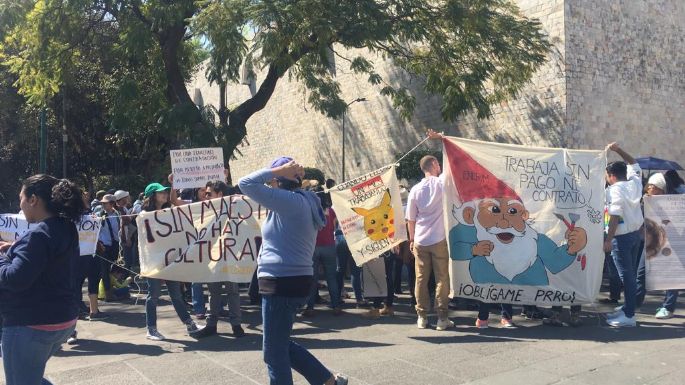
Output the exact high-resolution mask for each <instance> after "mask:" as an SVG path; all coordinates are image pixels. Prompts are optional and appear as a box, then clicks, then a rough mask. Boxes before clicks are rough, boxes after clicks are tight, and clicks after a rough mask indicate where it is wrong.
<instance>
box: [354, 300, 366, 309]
mask: <svg viewBox="0 0 685 385" xmlns="http://www.w3.org/2000/svg"><path fill="white" fill-rule="evenodd" d="M368 307H369V301H367V300H365V299H361V300H357V309H365V308H368Z"/></svg>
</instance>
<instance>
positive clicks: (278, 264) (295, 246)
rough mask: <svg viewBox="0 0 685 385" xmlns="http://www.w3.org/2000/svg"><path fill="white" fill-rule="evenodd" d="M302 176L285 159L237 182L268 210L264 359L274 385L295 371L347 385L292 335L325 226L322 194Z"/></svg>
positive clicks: (262, 257) (261, 262)
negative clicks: (318, 238) (308, 187)
mask: <svg viewBox="0 0 685 385" xmlns="http://www.w3.org/2000/svg"><path fill="white" fill-rule="evenodd" d="M303 177H304V168H303V167H302V166H300V165H299V164H297V163H295V161H293V159H292V158H288V157H281V158H278V159H276V160H274V161H273V162H272V163H271V167H270V168H266V169H263V170H259V171H256V172H254V173H252V174H250V175H248V176H246V177H244V178H243V179H241V180H240V184H239V186H240V190H241V191H242V192H243V194H245V195H247V196H248V197H250V198H252V199H254V200H255V201H256V202H257V203H259V204H261V205H262V206H264V207H266V208H267V209H268V210H270V211H269V214H268V215H267V217H266V220H265V221H264V223H263V224H262V247H261V250H260V253H259V258H258V260H257V277H258V282H259V293H260V294H261V295H262V324H263V330H264V335H263V344H262V350H263V354H264V362H266V366H267V369H268V374H269V379H270V384H271V385H292V383H293V375H292V369H295V370H296V371H297V372H298V373H300V374H301V375H302V376H304V378H305V379H306V380H307V381H308V382H309V383H310V384H317V385H320V384H325V385H346V384H347V378H345V377H343V376H340V375H333V374H332V373H331V372H330V371H329V370H328V369H326V367H324V366H323V364H321V362H319V360H317V359H316V358H315V357H314V356H313V355H312V354H311V353H309V352H308V351H307V349H305V348H304V347H302V346H301V345H299V344H297V343H296V342H294V341H292V340H291V339H290V333H291V331H292V328H293V322H294V320H295V314H296V312H297V311H298V309H300V308H301V307H302V306H303V305H304V304H305V302H306V299H307V296H308V294H309V291H310V290H309V289H310V285H311V283H312V276H313V268H312V265H313V260H312V255H314V247H315V244H316V235H317V233H318V232H319V230H320V229H322V228H323V227H324V225H325V216H324V213H323V209H322V207H321V202H320V200H319V198H318V197H317V196H316V194H315V193H313V192H310V191H304V190H302V189H301V188H300V185H301V181H302V178H303Z"/></svg>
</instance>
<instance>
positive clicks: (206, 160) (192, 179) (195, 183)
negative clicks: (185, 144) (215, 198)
mask: <svg viewBox="0 0 685 385" xmlns="http://www.w3.org/2000/svg"><path fill="white" fill-rule="evenodd" d="M224 168H225V167H224V150H223V149H222V148H221V147H210V148H189V149H184V150H171V172H172V173H173V175H174V188H175V189H182V188H195V187H205V186H206V185H207V182H210V181H215V180H224V179H225V176H224Z"/></svg>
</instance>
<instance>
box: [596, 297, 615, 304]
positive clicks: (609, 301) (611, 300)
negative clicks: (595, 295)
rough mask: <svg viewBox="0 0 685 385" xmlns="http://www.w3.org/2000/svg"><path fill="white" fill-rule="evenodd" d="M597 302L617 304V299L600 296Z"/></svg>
mask: <svg viewBox="0 0 685 385" xmlns="http://www.w3.org/2000/svg"><path fill="white" fill-rule="evenodd" d="M599 303H603V304H607V305H617V304H618V300H617V299H613V298H602V299H600V300H599Z"/></svg>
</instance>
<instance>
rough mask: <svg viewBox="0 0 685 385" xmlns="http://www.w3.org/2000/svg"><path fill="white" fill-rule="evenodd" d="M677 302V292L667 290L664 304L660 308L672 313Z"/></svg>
mask: <svg viewBox="0 0 685 385" xmlns="http://www.w3.org/2000/svg"><path fill="white" fill-rule="evenodd" d="M677 302H678V290H668V291H666V297H664V303H663V305H661V306H662V307H664V308H666V310H668V311H670V312H671V313H673V312H674V311H675V305H676V303H677Z"/></svg>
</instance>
